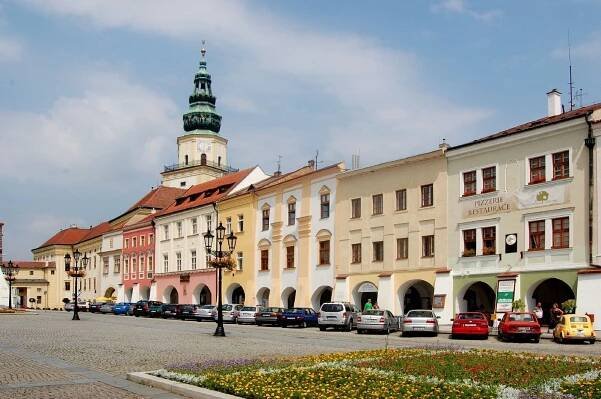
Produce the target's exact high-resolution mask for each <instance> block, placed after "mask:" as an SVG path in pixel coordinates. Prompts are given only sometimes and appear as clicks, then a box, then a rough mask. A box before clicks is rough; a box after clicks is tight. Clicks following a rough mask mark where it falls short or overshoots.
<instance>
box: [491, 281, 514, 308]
mask: <svg viewBox="0 0 601 399" xmlns="http://www.w3.org/2000/svg"><path fill="white" fill-rule="evenodd" d="M514 295H515V280H499V281H498V282H497V307H496V312H497V313H505V312H511V311H512V310H513V298H514Z"/></svg>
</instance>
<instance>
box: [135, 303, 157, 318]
mask: <svg viewBox="0 0 601 399" xmlns="http://www.w3.org/2000/svg"><path fill="white" fill-rule="evenodd" d="M160 305H162V302H158V301H138V302H136V305H135V306H136V307H135V308H134V316H136V317H139V316H150V308H151V307H152V306H160Z"/></svg>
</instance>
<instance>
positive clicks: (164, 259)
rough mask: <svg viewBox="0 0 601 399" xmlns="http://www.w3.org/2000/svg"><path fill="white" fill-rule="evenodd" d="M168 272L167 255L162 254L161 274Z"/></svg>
mask: <svg viewBox="0 0 601 399" xmlns="http://www.w3.org/2000/svg"><path fill="white" fill-rule="evenodd" d="M168 272H169V255H168V254H163V273H168Z"/></svg>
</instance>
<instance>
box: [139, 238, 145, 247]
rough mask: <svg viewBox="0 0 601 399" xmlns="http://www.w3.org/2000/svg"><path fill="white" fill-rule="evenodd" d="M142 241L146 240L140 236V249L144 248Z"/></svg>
mask: <svg viewBox="0 0 601 399" xmlns="http://www.w3.org/2000/svg"><path fill="white" fill-rule="evenodd" d="M144 241H146V240H145V237H144V236H140V246H141V247H143V246H144Z"/></svg>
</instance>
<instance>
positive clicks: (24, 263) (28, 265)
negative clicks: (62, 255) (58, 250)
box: [13, 260, 56, 276]
mask: <svg viewBox="0 0 601 399" xmlns="http://www.w3.org/2000/svg"><path fill="white" fill-rule="evenodd" d="M13 263H14V264H16V265H18V266H19V268H20V269H45V268H48V267H56V263H55V262H32V261H30V260H18V261H14V262H13ZM17 276H18V274H17Z"/></svg>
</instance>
